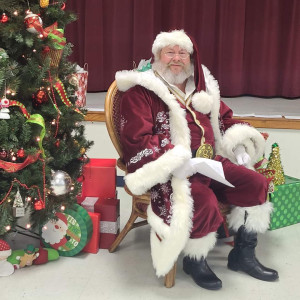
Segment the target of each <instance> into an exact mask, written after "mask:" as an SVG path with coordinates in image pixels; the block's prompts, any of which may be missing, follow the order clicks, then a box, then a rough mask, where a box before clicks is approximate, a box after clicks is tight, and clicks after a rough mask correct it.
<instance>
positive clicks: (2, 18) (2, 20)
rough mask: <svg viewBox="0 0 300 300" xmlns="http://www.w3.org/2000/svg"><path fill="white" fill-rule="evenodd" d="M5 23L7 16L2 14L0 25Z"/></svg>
mask: <svg viewBox="0 0 300 300" xmlns="http://www.w3.org/2000/svg"><path fill="white" fill-rule="evenodd" d="M7 21H8V16H7V15H6V14H5V13H3V14H2V17H1V19H0V23H6V22H7Z"/></svg>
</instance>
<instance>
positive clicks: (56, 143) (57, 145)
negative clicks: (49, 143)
mask: <svg viewBox="0 0 300 300" xmlns="http://www.w3.org/2000/svg"><path fill="white" fill-rule="evenodd" d="M54 145H55V146H56V147H57V148H58V147H59V145H60V139H57V140H56V142H55V143H54Z"/></svg>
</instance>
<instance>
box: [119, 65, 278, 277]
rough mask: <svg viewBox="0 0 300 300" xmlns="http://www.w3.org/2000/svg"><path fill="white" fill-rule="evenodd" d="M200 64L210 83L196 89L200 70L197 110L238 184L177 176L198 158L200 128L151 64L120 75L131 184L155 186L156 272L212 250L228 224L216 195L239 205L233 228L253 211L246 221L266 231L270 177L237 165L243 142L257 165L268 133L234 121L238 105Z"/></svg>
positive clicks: (143, 188) (135, 188)
mask: <svg viewBox="0 0 300 300" xmlns="http://www.w3.org/2000/svg"><path fill="white" fill-rule="evenodd" d="M194 63H195V62H194ZM199 66H200V67H199V70H200V72H202V74H200V75H201V76H203V82H205V87H204V89H203V87H202V89H201V90H199V89H198V84H197V83H198V82H197V80H198V81H199V74H197V73H195V81H196V87H197V89H196V92H195V93H194V94H193V96H192V98H191V108H192V110H193V111H194V112H195V113H196V115H197V118H198V119H199V121H200V122H201V124H202V125H203V126H204V128H205V139H206V142H207V143H210V144H211V145H212V147H213V148H214V152H215V154H216V155H215V157H214V159H216V160H218V161H221V162H222V164H223V168H224V174H225V177H226V178H227V180H228V181H229V182H231V183H232V184H233V185H235V188H230V187H226V186H225V185H223V184H221V183H217V182H215V181H213V180H211V179H209V178H207V177H205V176H202V175H200V174H195V175H193V176H192V177H190V178H189V179H179V178H177V177H175V176H172V172H173V171H174V170H175V169H177V168H179V167H180V166H183V165H184V163H185V162H186V161H187V160H189V159H190V158H191V157H192V152H193V151H194V150H195V148H197V147H198V146H199V141H200V139H201V135H202V132H201V131H200V129H199V127H195V126H194V119H193V118H191V115H190V113H189V112H187V110H186V109H185V107H184V105H182V103H180V102H179V101H177V99H176V97H175V96H174V95H173V94H172V93H170V91H169V89H168V87H167V86H166V85H165V83H163V81H162V80H161V79H160V78H158V77H157V76H156V75H155V74H154V72H153V71H152V70H147V71H145V72H139V71H137V70H131V71H120V72H117V73H116V81H117V86H118V88H119V90H120V91H122V92H125V93H124V94H123V96H122V99H121V103H120V114H121V121H120V139H121V144H122V148H123V153H124V161H125V163H126V166H127V170H128V174H127V175H126V176H125V182H126V185H127V186H128V187H129V189H130V190H131V192H133V193H134V194H137V195H140V194H143V193H145V192H147V191H149V190H150V191H151V205H149V207H148V210H147V214H148V222H149V224H150V225H151V254H152V259H153V265H154V268H155V269H156V274H157V275H158V276H162V275H165V274H166V273H168V271H169V270H170V269H171V268H172V266H173V264H174V262H176V260H177V257H178V255H179V254H180V253H181V252H182V251H183V252H184V253H185V254H187V255H190V256H191V257H195V258H200V257H201V256H204V257H206V256H207V253H208V251H209V250H210V249H212V248H213V247H214V245H215V242H216V233H215V232H216V230H217V228H218V227H219V225H220V223H221V222H222V217H221V215H220V212H219V209H218V202H217V201H218V200H219V201H222V202H224V203H227V204H232V205H233V208H232V210H231V213H230V214H229V216H228V222H229V226H230V227H231V228H233V229H234V230H237V229H238V228H239V227H240V226H241V225H243V224H244V216H245V211H247V214H248V216H249V217H248V218H247V220H246V223H245V226H246V227H247V228H249V229H251V230H254V231H256V232H264V231H265V230H266V229H267V228H268V224H269V216H270V212H271V210H272V206H271V204H270V203H266V202H265V200H266V195H267V182H266V180H265V179H264V178H263V176H262V175H260V174H258V173H256V172H254V171H253V170H249V169H247V168H245V167H244V166H238V165H237V161H236V158H235V155H234V153H233V149H234V148H235V147H236V146H237V145H240V144H242V145H244V146H245V148H246V150H247V153H248V154H249V155H250V157H251V164H252V165H253V164H254V163H255V162H256V161H257V160H258V158H259V157H261V155H262V154H263V151H264V145H265V141H264V138H263V137H262V135H261V134H260V133H259V132H258V131H257V130H256V129H255V128H253V127H251V126H249V125H248V124H242V123H240V122H237V121H236V120H234V119H232V111H231V110H230V109H229V108H228V106H227V105H226V104H224V103H223V102H222V101H221V100H220V92H219V86H218V83H217V81H216V80H215V79H214V78H213V76H212V75H211V74H210V72H209V70H208V69H207V68H206V67H205V66H203V65H202V66H201V65H199ZM197 68H198V66H197V65H195V70H196V69H197ZM197 72H199V71H197Z"/></svg>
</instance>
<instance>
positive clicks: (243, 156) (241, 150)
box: [233, 145, 251, 166]
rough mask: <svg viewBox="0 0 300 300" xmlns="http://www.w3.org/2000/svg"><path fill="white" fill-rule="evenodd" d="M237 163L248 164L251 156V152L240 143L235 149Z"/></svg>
mask: <svg viewBox="0 0 300 300" xmlns="http://www.w3.org/2000/svg"><path fill="white" fill-rule="evenodd" d="M233 153H234V155H235V158H236V160H237V163H238V164H239V165H242V166H248V165H249V163H250V161H251V158H250V156H249V154H248V153H247V152H246V149H245V146H243V145H238V146H237V147H236V148H235V150H233Z"/></svg>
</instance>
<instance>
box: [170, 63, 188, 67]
mask: <svg viewBox="0 0 300 300" xmlns="http://www.w3.org/2000/svg"><path fill="white" fill-rule="evenodd" d="M167 66H168V67H170V66H181V67H184V64H183V63H182V62H178V63H176V64H174V63H168V64H167Z"/></svg>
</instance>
